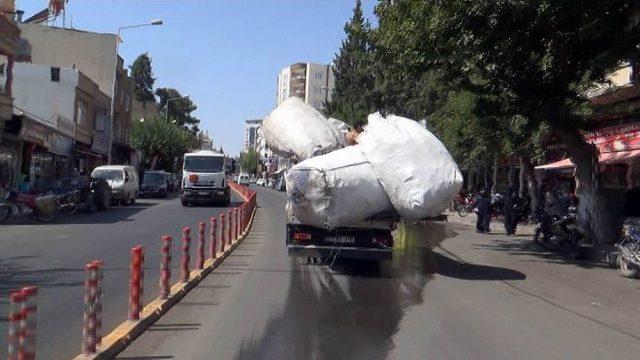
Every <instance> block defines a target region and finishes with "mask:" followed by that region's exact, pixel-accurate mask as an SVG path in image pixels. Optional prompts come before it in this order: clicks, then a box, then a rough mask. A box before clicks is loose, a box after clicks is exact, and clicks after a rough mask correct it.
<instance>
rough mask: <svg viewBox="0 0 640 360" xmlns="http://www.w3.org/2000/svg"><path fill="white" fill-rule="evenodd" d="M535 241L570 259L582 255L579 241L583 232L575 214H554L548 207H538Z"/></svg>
mask: <svg viewBox="0 0 640 360" xmlns="http://www.w3.org/2000/svg"><path fill="white" fill-rule="evenodd" d="M536 222H537V223H538V225H537V226H536V229H535V233H534V235H533V241H534V242H535V243H536V244H538V245H539V246H540V247H542V248H543V249H545V250H549V251H556V252H558V253H560V254H562V255H563V256H566V257H568V258H570V259H575V258H577V257H578V256H579V255H580V250H579V247H578V243H579V242H580V240H581V239H582V237H583V236H582V233H581V232H580V230H579V229H578V227H577V225H576V219H575V215H574V214H569V215H567V216H561V215H552V214H550V213H549V212H548V211H547V210H546V209H542V208H541V209H538V212H537V214H536Z"/></svg>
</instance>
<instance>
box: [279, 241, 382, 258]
mask: <svg viewBox="0 0 640 360" xmlns="http://www.w3.org/2000/svg"><path fill="white" fill-rule="evenodd" d="M287 248H288V250H289V255H290V256H296V257H308V256H311V257H329V256H336V257H338V258H347V259H369V260H390V259H391V257H392V250H391V248H387V249H375V248H362V247H349V246H340V247H338V246H317V245H291V244H289V245H287Z"/></svg>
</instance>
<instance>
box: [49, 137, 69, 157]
mask: <svg viewBox="0 0 640 360" xmlns="http://www.w3.org/2000/svg"><path fill="white" fill-rule="evenodd" d="M45 146H46V147H47V148H48V149H49V152H50V153H53V154H58V155H64V156H69V155H71V148H72V147H73V139H72V138H70V137H67V136H64V135H60V134H56V133H51V134H50V135H49V137H48V138H47V142H46V144H45Z"/></svg>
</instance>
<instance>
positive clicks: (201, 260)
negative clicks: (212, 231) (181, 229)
mask: <svg viewBox="0 0 640 360" xmlns="http://www.w3.org/2000/svg"><path fill="white" fill-rule="evenodd" d="M206 230H207V223H206V222H204V221H200V222H199V223H198V261H197V264H196V265H197V267H198V269H199V270H202V269H204V242H205V238H204V233H205V231H206Z"/></svg>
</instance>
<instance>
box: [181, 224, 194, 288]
mask: <svg viewBox="0 0 640 360" xmlns="http://www.w3.org/2000/svg"><path fill="white" fill-rule="evenodd" d="M190 248H191V228H190V227H188V226H186V227H184V228H183V229H182V263H181V268H182V272H181V275H182V276H181V277H180V281H181V282H184V283H186V282H187V281H189V261H190V260H191V254H190V250H189V249H190Z"/></svg>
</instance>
